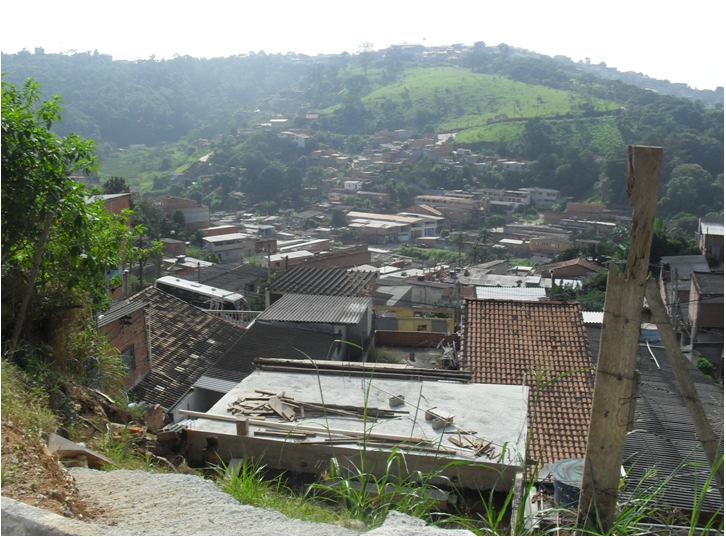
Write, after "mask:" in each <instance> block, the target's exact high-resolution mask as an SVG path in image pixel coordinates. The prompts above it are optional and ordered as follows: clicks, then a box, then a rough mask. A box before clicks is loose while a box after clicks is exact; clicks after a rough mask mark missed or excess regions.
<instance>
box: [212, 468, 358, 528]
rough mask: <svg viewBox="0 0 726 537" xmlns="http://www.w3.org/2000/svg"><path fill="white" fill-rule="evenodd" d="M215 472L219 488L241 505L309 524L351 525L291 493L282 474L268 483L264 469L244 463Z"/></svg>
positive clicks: (340, 514) (342, 514) (340, 515)
mask: <svg viewBox="0 0 726 537" xmlns="http://www.w3.org/2000/svg"><path fill="white" fill-rule="evenodd" d="M215 470H216V472H217V476H218V481H217V484H218V485H219V487H220V488H221V489H222V490H223V491H225V492H226V493H227V494H229V495H230V496H232V497H233V498H235V499H236V500H237V501H238V502H240V503H242V504H246V505H253V506H255V507H264V508H266V509H274V510H276V511H279V512H281V513H282V514H284V515H286V516H288V517H290V518H296V519H300V520H305V521H308V522H323V523H328V524H342V525H350V522H351V518H350V517H348V516H347V513H345V512H344V511H342V512H339V511H336V510H334V509H329V508H327V507H325V506H322V505H319V504H318V503H316V502H315V501H313V500H311V499H310V498H308V497H306V496H305V495H304V494H300V493H296V492H294V491H293V490H292V489H291V488H290V487H289V486H288V485H287V484H286V483H285V481H284V479H283V477H284V476H283V475H282V474H278V476H277V477H275V478H273V479H267V478H266V477H265V467H264V466H263V465H261V464H259V463H257V462H254V461H248V462H243V463H242V464H240V465H239V466H235V467H233V468H228V467H227V466H225V465H220V466H218V467H216V469H215Z"/></svg>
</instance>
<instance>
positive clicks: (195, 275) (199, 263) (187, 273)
mask: <svg viewBox="0 0 726 537" xmlns="http://www.w3.org/2000/svg"><path fill="white" fill-rule="evenodd" d="M161 261H162V267H163V268H164V270H165V271H166V272H169V273H170V274H172V275H174V276H177V277H180V278H189V279H191V280H199V271H200V270H201V269H203V268H206V267H211V266H213V265H214V263H212V262H211V261H205V260H204V259H197V258H196V257H191V256H188V255H177V256H176V257H164V258H162V260H161Z"/></svg>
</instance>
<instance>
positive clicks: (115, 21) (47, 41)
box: [0, 0, 726, 89]
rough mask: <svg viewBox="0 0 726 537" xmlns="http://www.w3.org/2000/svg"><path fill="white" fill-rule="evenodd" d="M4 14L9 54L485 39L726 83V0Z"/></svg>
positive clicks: (126, 8) (124, 4)
mask: <svg viewBox="0 0 726 537" xmlns="http://www.w3.org/2000/svg"><path fill="white" fill-rule="evenodd" d="M2 13H3V22H2V28H1V32H0V48H2V51H3V52H17V51H18V50H21V49H23V48H27V49H28V50H33V48H35V47H43V48H45V50H46V52H66V51H70V50H77V51H87V50H94V49H97V50H98V51H99V52H102V53H106V54H111V55H112V56H113V57H114V58H116V59H137V58H148V57H150V56H151V55H156V57H157V58H169V57H172V56H173V55H174V54H179V55H185V54H189V55H192V56H199V57H214V56H229V55H232V54H239V53H245V52H250V51H260V50H264V51H265V52H268V53H270V52H288V51H293V52H302V53H306V54H315V53H327V52H332V53H338V52H342V51H344V50H347V51H349V52H355V51H356V50H357V49H358V48H359V46H360V45H361V44H362V43H364V42H370V43H372V44H373V46H374V48H385V47H386V46H388V45H390V44H393V43H403V42H407V43H420V44H424V45H440V44H451V43H466V44H471V43H473V42H475V41H484V42H485V43H487V45H496V44H499V43H502V42H504V43H507V44H509V45H512V46H515V47H521V48H526V49H529V50H532V51H535V52H540V53H542V54H548V55H556V54H563V55H566V56H569V57H571V58H573V59H575V60H580V59H584V58H586V57H589V58H590V59H591V61H593V62H595V63H598V62H601V61H604V62H605V63H607V64H608V65H609V66H611V67H617V68H618V69H620V70H622V71H625V70H633V71H640V72H642V73H645V74H647V75H650V76H653V77H656V78H667V79H669V80H671V81H673V82H685V83H687V84H689V85H690V86H693V87H697V88H708V89H711V88H714V87H716V86H723V85H726V84H724V79H725V77H724V65H725V62H724V57H723V50H724V46H723V45H724V38H723V35H724V28H723V26H724V20H725V19H724V15H725V14H726V1H724V0H688V1H684V0H681V1H679V2H673V1H671V0H660V1H652V0H627V1H625V0H597V1H594V0H579V1H575V0H526V1H525V0H480V1H478V2H475V1H464V0H459V1H451V0H440V1H437V2H434V1H431V0H414V1H411V0H334V1H325V0H254V1H247V0H244V1H243V0H226V1H222V0H197V1H194V2H193V1H190V0H173V1H172V0H144V1H140V0H124V1H119V0H94V1H90V0H54V1H49V0H17V1H14V2H5V3H4V5H3V9H2Z"/></svg>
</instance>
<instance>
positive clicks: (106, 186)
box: [103, 176, 131, 194]
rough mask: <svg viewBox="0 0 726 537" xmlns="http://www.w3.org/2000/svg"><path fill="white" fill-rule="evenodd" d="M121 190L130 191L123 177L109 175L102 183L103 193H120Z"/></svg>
mask: <svg viewBox="0 0 726 537" xmlns="http://www.w3.org/2000/svg"><path fill="white" fill-rule="evenodd" d="M123 192H131V189H130V188H129V185H128V184H126V179H124V178H123V177H115V176H113V177H109V179H108V181H106V182H105V183H103V193H104V194H121V193H123Z"/></svg>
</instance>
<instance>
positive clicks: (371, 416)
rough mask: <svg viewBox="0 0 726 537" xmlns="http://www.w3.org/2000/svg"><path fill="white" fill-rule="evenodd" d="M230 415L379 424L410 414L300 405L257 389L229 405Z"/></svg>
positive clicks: (386, 410) (278, 393) (375, 409)
mask: <svg viewBox="0 0 726 537" xmlns="http://www.w3.org/2000/svg"><path fill="white" fill-rule="evenodd" d="M228 411H229V412H230V413H231V414H233V415H235V416H240V417H249V418H255V419H265V418H266V417H268V416H276V417H279V418H282V419H283V420H285V421H295V420H296V419H297V418H298V417H300V418H304V417H306V416H307V417H317V416H322V415H329V416H340V417H350V418H356V419H360V420H366V421H376V420H377V419H379V418H388V419H390V418H397V417H399V416H400V415H401V414H408V413H409V412H408V411H407V410H390V409H387V408H373V407H362V406H355V405H335V404H331V403H314V402H309V401H297V400H296V399H295V398H294V397H292V396H290V395H287V394H286V393H285V392H277V391H274V390H268V389H261V388H260V389H256V390H255V393H254V394H248V395H242V396H240V397H238V398H237V400H236V401H234V402H232V403H230V404H229V406H228Z"/></svg>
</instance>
